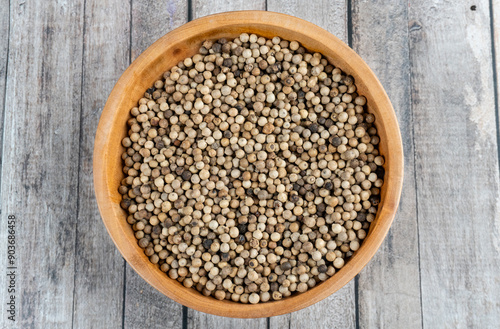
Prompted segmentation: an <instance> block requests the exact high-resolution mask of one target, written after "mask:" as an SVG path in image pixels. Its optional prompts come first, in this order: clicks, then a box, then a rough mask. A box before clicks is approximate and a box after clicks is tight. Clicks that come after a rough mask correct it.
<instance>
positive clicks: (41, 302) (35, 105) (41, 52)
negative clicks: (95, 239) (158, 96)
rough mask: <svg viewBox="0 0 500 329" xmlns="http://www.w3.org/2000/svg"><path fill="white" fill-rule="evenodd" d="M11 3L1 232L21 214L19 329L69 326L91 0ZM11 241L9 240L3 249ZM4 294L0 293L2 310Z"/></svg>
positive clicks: (19, 238) (18, 235)
mask: <svg viewBox="0 0 500 329" xmlns="http://www.w3.org/2000/svg"><path fill="white" fill-rule="evenodd" d="M10 6H11V7H10V22H11V28H10V45H9V47H10V49H9V58H8V60H9V67H8V72H7V76H8V80H7V90H6V101H5V108H6V111H5V123H4V129H5V130H4V140H3V152H4V157H3V168H2V169H3V170H2V190H1V192H2V193H1V195H2V198H3V205H2V223H1V225H2V226H1V227H2V228H1V229H0V232H5V229H4V228H6V227H7V226H6V222H5V220H6V219H7V215H8V214H14V215H15V216H16V217H17V218H18V223H17V256H18V264H19V266H18V268H17V278H16V279H17V291H18V293H17V310H18V314H17V322H16V326H17V327H18V328H68V327H70V326H71V322H72V316H73V310H72V307H73V287H74V269H75V255H76V254H75V236H76V230H75V227H76V222H77V217H76V213H77V194H76V191H77V189H78V153H79V152H78V146H79V134H80V133H79V130H80V96H81V76H80V72H81V63H82V31H83V1H81V0H80V1H57V2H55V1H50V2H46V1H43V2H40V1H38V2H35V1H31V2H22V3H18V2H14V1H12V2H11V3H10ZM4 241H6V239H5V236H4V235H3V234H2V247H3V246H5V245H4V244H3V243H4ZM6 250H7V249H6V248H5V249H2V257H3V256H4V251H6ZM5 254H6V253H5ZM3 264H5V263H4V262H3V259H2V266H3ZM2 276H4V275H2ZM2 287H5V286H4V285H2ZM6 293H7V291H6V289H1V290H0V300H2V304H4V301H6V300H7V296H6ZM2 307H3V305H2ZM2 313H3V314H2V316H1V317H0V319H1V320H0V321H1V322H0V327H2V328H5V327H7V326H10V324H9V323H5V322H4V321H7V319H6V317H5V316H4V315H5V314H6V312H4V309H2Z"/></svg>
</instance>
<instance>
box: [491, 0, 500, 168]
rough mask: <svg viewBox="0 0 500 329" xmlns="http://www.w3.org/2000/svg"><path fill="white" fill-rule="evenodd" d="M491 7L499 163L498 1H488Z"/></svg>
mask: <svg viewBox="0 0 500 329" xmlns="http://www.w3.org/2000/svg"><path fill="white" fill-rule="evenodd" d="M490 4H491V7H490V10H491V13H490V15H491V17H490V20H491V35H492V43H493V53H494V55H495V57H494V60H495V62H494V64H495V67H494V70H495V72H494V76H493V79H494V83H495V85H496V86H495V87H496V104H495V105H496V109H495V110H496V117H497V118H496V119H497V147H498V157H499V161H500V83H499V82H498V80H499V77H500V0H492V1H490Z"/></svg>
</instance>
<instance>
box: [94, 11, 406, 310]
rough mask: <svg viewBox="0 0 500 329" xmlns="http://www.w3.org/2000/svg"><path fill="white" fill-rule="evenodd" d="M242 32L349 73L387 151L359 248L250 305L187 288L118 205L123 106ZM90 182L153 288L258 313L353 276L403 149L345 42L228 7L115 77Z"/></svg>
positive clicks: (173, 35)
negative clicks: (282, 42) (290, 45)
mask: <svg viewBox="0 0 500 329" xmlns="http://www.w3.org/2000/svg"><path fill="white" fill-rule="evenodd" d="M242 32H250V33H256V34H258V35H261V36H264V37H267V38H272V37H274V36H280V37H282V38H284V39H287V40H297V41H299V42H300V43H301V44H302V45H303V46H305V47H306V48H307V49H308V50H310V51H316V52H319V53H321V54H323V55H324V56H325V57H326V58H328V60H329V61H330V62H331V63H333V64H334V65H336V66H338V67H340V68H341V69H342V70H343V71H344V72H346V73H348V74H350V75H352V76H353V77H354V79H355V83H356V85H357V87H358V90H359V93H360V94H362V95H364V96H365V97H366V99H367V106H368V111H369V112H371V113H373V114H374V115H375V117H376V127H377V129H378V133H379V136H380V146H379V150H380V153H381V154H382V155H384V156H385V159H386V161H385V165H384V168H385V183H384V185H383V187H382V191H381V202H380V204H379V209H378V213H377V216H376V219H375V220H374V221H373V223H372V224H371V226H370V230H369V233H368V235H367V237H366V238H365V240H364V241H363V243H362V245H361V247H360V249H359V250H358V251H356V253H355V254H354V255H353V256H352V257H351V258H350V259H349V260H348V261H347V262H346V264H345V266H344V267H343V268H342V269H341V270H339V271H338V272H337V273H336V274H335V275H334V276H333V277H331V278H329V279H328V280H326V281H325V282H323V283H321V284H319V285H317V286H316V287H314V288H312V289H310V290H309V291H307V292H305V293H302V294H294V295H292V296H290V297H287V298H284V299H282V300H280V301H273V302H267V303H260V304H256V305H251V304H241V303H235V302H232V301H227V300H225V301H219V300H216V299H215V298H213V297H206V296H203V295H202V294H201V293H199V292H198V291H197V290H195V289H193V288H189V289H188V288H185V287H184V286H183V285H182V284H181V283H179V282H177V281H176V280H172V279H170V278H169V277H168V276H167V274H165V273H164V272H162V271H160V269H159V268H158V267H157V266H156V265H153V264H152V263H150V262H149V259H148V257H146V256H145V255H144V251H143V250H142V249H141V248H140V247H139V246H138V244H137V240H136V238H135V236H134V233H133V230H132V228H131V227H130V225H129V224H128V223H127V221H126V216H127V214H126V213H125V211H124V210H123V209H121V207H120V201H121V195H120V194H119V193H118V187H119V186H120V181H121V180H122V179H123V178H124V175H123V173H122V160H121V154H122V152H123V151H124V148H123V147H122V146H121V140H122V139H123V138H124V137H125V136H126V135H127V130H128V128H127V123H126V122H127V119H128V118H130V115H129V111H130V109H131V108H132V107H134V106H135V104H136V103H137V101H138V100H139V99H140V98H141V97H142V96H143V94H144V92H145V90H146V89H148V88H149V87H150V86H151V85H152V84H153V83H154V81H155V80H157V79H159V78H160V77H161V76H162V74H163V73H164V72H165V71H167V70H168V69H170V68H171V67H172V66H174V65H176V64H177V63H178V62H179V61H180V60H183V59H184V58H186V57H190V56H192V55H194V54H195V53H197V52H198V49H199V47H200V45H201V43H202V42H203V41H204V40H206V39H217V38H222V37H226V38H234V37H236V36H238V35H239V34H240V33H242ZM93 166H94V187H95V193H96V197H97V203H98V206H99V211H100V213H101V216H102V219H103V221H104V224H105V226H106V228H107V230H108V232H109V235H110V236H111V238H112V239H113V241H114V243H115V244H116V247H117V248H118V249H119V250H120V252H121V254H122V255H123V257H124V258H125V259H126V260H127V262H128V263H129V264H130V266H132V268H134V270H135V271H136V272H137V273H139V275H141V276H142V277H143V278H144V280H146V281H147V282H148V283H149V284H151V285H152V286H153V287H155V288H156V289H158V290H159V291H161V292H162V293H163V294H165V295H166V296H168V297H169V298H171V299H173V300H175V301H177V302H179V303H181V304H183V305H185V306H188V307H190V308H193V309H195V310H198V311H202V312H206V313H211V314H215V315H221V316H227V317H236V318H258V317H269V316H275V315H281V314H285V313H289V312H293V311H297V310H300V309H302V308H304V307H307V306H309V305H312V304H314V303H316V302H319V301H320V300H322V299H324V298H326V297H328V296H329V295H331V294H332V293H334V292H335V291H337V290H339V289H340V288H341V287H342V286H344V285H345V284H346V283H347V282H349V281H350V280H351V279H353V278H354V277H355V276H356V274H358V273H359V272H360V271H361V269H362V268H363V267H364V266H365V265H366V264H367V263H368V261H369V260H370V259H371V258H372V257H373V255H374V254H375V252H376V251H377V249H378V248H379V246H380V245H381V243H382V241H383V240H384V238H385V236H386V234H387V232H388V231H389V227H390V226H391V223H392V220H393V218H394V215H395V213H396V209H397V206H398V203H399V198H400V194H401V187H402V182H403V148H402V142H401V135H400V132H399V127H398V121H397V119H396V115H395V113H394V110H393V108H392V105H391V102H390V101H389V98H388V97H387V95H386V93H385V91H384V89H383V87H382V85H381V84H380V82H379V81H378V80H377V78H376V77H375V74H374V73H373V72H372V71H371V70H370V68H369V67H368V65H367V64H366V63H365V62H364V61H363V60H362V59H361V58H360V57H359V56H358V55H357V54H356V53H355V52H354V51H353V50H351V48H349V47H348V46H347V45H345V44H344V43H343V42H342V41H340V40H339V39H338V38H336V37H335V36H333V35H332V34H330V33H328V32H327V31H325V30H323V29H322V28H320V27H318V26H316V25H314V24H312V23H309V22H307V21H304V20H302V19H299V18H296V17H292V16H288V15H284V14H278V13H272V12H263V11H240V12H228V13H223V14H217V15H212V16H207V17H203V18H200V19H197V20H194V21H192V22H189V23H187V24H185V25H183V26H181V27H179V28H177V29H175V30H174V31H172V32H170V33H168V34H166V35H165V36H163V37H162V38H161V39H159V40H158V41H156V42H155V43H154V44H153V45H152V46H150V47H149V48H148V49H147V50H146V51H145V52H144V53H142V54H141V55H140V56H139V57H138V58H137V59H136V60H135V61H134V62H133V63H132V65H130V66H129V68H128V69H127V70H126V71H125V72H124V73H123V75H122V76H121V77H120V79H119V80H118V82H117V83H116V86H115V87H114V89H113V91H112V92H111V95H110V96H109V98H108V100H107V102H106V106H105V107H104V110H103V112H102V115H101V118H100V120H99V126H98V127H97V133H96V138H95V145H94V165H93Z"/></svg>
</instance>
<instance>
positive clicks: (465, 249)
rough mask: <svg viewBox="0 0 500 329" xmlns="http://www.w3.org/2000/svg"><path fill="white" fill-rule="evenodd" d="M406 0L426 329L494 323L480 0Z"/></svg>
mask: <svg viewBox="0 0 500 329" xmlns="http://www.w3.org/2000/svg"><path fill="white" fill-rule="evenodd" d="M475 5H476V10H471V9H470V7H471V5H470V3H469V2H467V1H454V2H453V3H452V2H442V1H427V2H425V3H423V2H413V3H412V5H411V7H410V8H409V18H410V23H409V31H410V60H411V76H412V89H411V91H412V93H411V97H412V112H413V117H414V125H415V126H414V127H415V153H416V158H415V169H416V177H417V181H416V184H417V200H418V201H417V210H418V221H419V225H418V227H419V236H420V256H421V257H420V265H421V285H422V312H423V314H424V320H423V326H424V327H425V328H487V327H496V326H498V320H499V317H498V309H499V307H500V272H499V271H498V268H499V267H500V197H499V182H500V179H499V174H498V172H499V170H498V157H497V147H498V145H497V140H496V127H495V104H494V90H493V77H492V57H491V54H492V52H491V43H490V42H488V41H485V40H490V26H489V23H490V19H489V10H488V1H477V2H475Z"/></svg>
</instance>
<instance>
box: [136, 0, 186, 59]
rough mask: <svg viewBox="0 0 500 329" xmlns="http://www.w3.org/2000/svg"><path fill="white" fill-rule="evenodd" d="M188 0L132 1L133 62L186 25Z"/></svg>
mask: <svg viewBox="0 0 500 329" xmlns="http://www.w3.org/2000/svg"><path fill="white" fill-rule="evenodd" d="M187 19H188V5H187V0H167V1H154V0H147V1H132V48H131V59H132V61H133V60H134V59H136V58H137V56H139V55H140V54H141V53H142V52H143V51H144V50H146V48H148V47H149V46H150V45H151V44H152V43H153V42H155V41H156V40H158V39H159V38H160V37H162V36H163V35H164V34H166V33H168V32H169V31H172V30H173V29H175V28H177V27H179V26H181V25H182V24H184V23H186V22H187Z"/></svg>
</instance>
